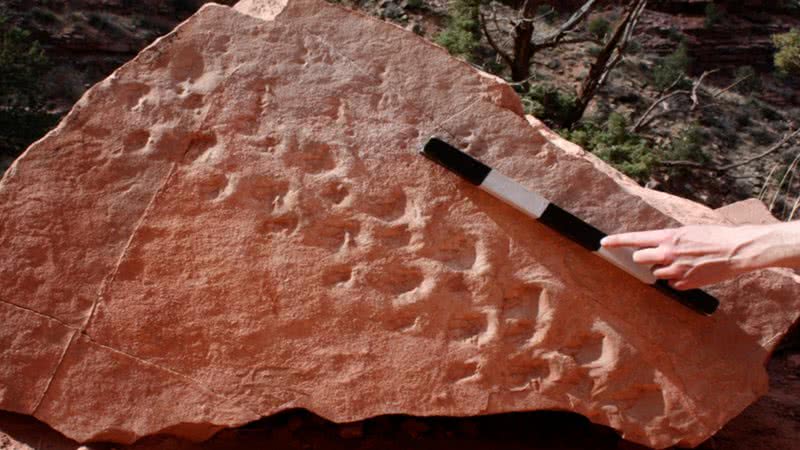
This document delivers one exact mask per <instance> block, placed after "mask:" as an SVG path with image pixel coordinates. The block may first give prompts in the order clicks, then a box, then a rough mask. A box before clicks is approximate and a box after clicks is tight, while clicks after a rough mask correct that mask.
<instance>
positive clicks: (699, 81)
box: [691, 69, 719, 111]
mask: <svg viewBox="0 0 800 450" xmlns="http://www.w3.org/2000/svg"><path fill="white" fill-rule="evenodd" d="M714 72H719V69H714V70H707V71H705V72H703V74H702V75H700V78H698V79H697V81H695V82H694V85H693V86H692V94H691V99H692V108H691V111H694V110H695V109H696V108H697V105H698V104H699V103H700V98H699V97H698V96H697V90H698V89H700V85H702V84H703V80H704V79H705V77H707V76H709V75H711V74H712V73H714Z"/></svg>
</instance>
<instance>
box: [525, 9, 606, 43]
mask: <svg viewBox="0 0 800 450" xmlns="http://www.w3.org/2000/svg"><path fill="white" fill-rule="evenodd" d="M596 2H597V0H588V1H587V2H586V3H584V4H583V6H581V7H580V9H579V10H577V11H575V13H574V14H572V16H570V18H569V19H567V21H566V22H564V23H562V24H561V26H560V27H558V30H556V31H554V32H552V33H550V34H548V35H545V36H544V37H542V38H541V39H539V40H538V41H537V42H536V43H535V45H541V44H544V43H546V42H558V41H560V40H561V38H562V37H563V36H564V34H566V33H567V32H568V31H572V29H573V28H575V27H576V26H577V25H578V24H579V23H580V22H581V20H583V18H584V17H586V15H587V14H589V11H590V10H591V9H592V7H593V6H594V4H595V3H596Z"/></svg>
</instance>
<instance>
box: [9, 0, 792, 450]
mask: <svg viewBox="0 0 800 450" xmlns="http://www.w3.org/2000/svg"><path fill="white" fill-rule="evenodd" d="M532 122H533V126H531V124H529V123H528V121H527V120H526V119H525V117H524V116H523V115H522V110H521V107H520V104H519V101H518V100H517V99H516V97H515V95H514V94H513V92H512V91H511V90H510V88H509V87H508V86H506V85H504V84H502V83H499V82H498V81H497V80H495V79H494V78H492V77H489V76H486V75H484V74H481V73H479V72H477V71H476V70H474V69H473V68H471V67H470V66H469V65H467V64H464V63H462V62H458V61H456V60H454V59H452V58H451V57H449V56H448V55H447V54H446V52H445V51H444V50H442V49H440V48H438V47H436V46H434V45H432V44H430V43H427V42H425V41H424V40H422V39H421V38H419V37H417V36H415V35H413V34H411V33H407V32H405V31H403V30H401V29H399V28H397V27H395V26H393V25H390V24H386V23H382V22H379V21H376V20H373V19H370V18H367V17H364V16H362V15H360V14H357V13H353V12H351V11H348V10H345V9H342V8H339V7H336V6H332V5H329V4H326V3H323V2H319V1H316V0H297V1H294V2H291V3H289V4H288V5H283V4H273V3H269V2H263V1H245V2H242V3H240V4H239V5H237V7H236V9H231V8H227V7H223V6H218V5H210V6H206V7H204V8H203V9H202V10H201V11H200V12H199V13H197V15H195V16H194V17H193V18H192V19H190V20H189V21H187V22H185V23H184V24H182V25H181V26H180V27H179V28H178V29H176V30H175V31H174V32H173V33H171V34H170V35H168V36H166V37H164V38H162V39H160V40H159V41H157V42H156V43H154V44H153V45H152V46H150V47H148V48H147V49H145V50H144V51H143V52H142V53H141V54H140V55H139V56H138V57H137V58H136V59H135V60H133V61H132V62H130V63H129V64H127V65H125V66H124V67H122V68H121V69H119V70H118V71H117V72H116V73H115V74H114V75H112V76H111V77H109V78H108V79H106V80H105V81H103V82H102V83H100V84H98V85H97V86H95V87H94V88H92V89H91V90H90V91H89V92H88V93H87V94H86V95H85V96H84V98H83V99H82V100H81V101H80V102H79V103H78V104H77V105H76V107H75V109H74V110H73V111H72V112H71V113H70V114H69V115H68V116H67V117H66V118H65V120H64V121H63V123H62V124H61V125H60V126H59V127H58V128H57V129H56V130H54V131H53V132H52V133H50V134H49V135H48V136H47V137H45V138H44V139H43V140H41V141H39V142H38V143H36V144H34V145H33V146H32V147H31V148H30V149H29V150H28V151H27V152H26V153H25V154H24V155H23V156H22V157H21V158H20V159H19V160H18V161H17V162H16V163H15V164H14V166H13V167H12V168H11V169H10V170H9V172H7V174H6V175H5V177H4V178H3V180H2V182H1V183H0V209H1V210H2V211H1V212H0V260H2V261H3V264H2V266H0V314H2V317H3V324H4V326H3V327H2V328H1V329H0V348H2V349H3V352H2V354H0V358H1V359H0V362H2V364H0V386H2V389H0V407H2V408H3V409H6V410H10V411H14V412H21V413H25V414H32V415H34V416H36V417H38V418H39V419H41V420H43V421H45V422H47V423H48V424H50V425H51V426H53V427H54V428H56V429H57V430H59V431H61V432H62V433H64V434H65V435H67V436H69V437H71V438H74V439H76V440H79V441H87V440H111V441H116V442H131V441H134V440H135V439H137V438H139V437H141V436H145V435H148V434H153V433H158V432H165V433H171V434H176V435H180V436H187V437H191V438H196V439H202V438H205V437H208V436H209V435H211V434H212V433H213V432H215V431H216V430H218V429H219V428H220V427H227V426H235V425H239V424H242V423H245V422H248V421H252V420H254V419H257V418H258V417H261V416H265V415H270V414H273V413H275V412H277V411H281V410H284V409H287V408H294V407H302V408H307V409H309V410H312V411H314V412H316V413H317V414H320V415H322V416H325V417H327V418H330V419H332V420H336V421H351V420H357V419H361V418H365V417H370V416H375V415H380V414H389V413H405V414H412V415H456V416H465V415H476V414H490V413H495V412H501V411H516V410H534V409H567V410H571V411H575V412H578V413H580V414H584V415H586V416H587V417H589V418H590V419H591V420H593V421H595V422H598V423H602V424H609V425H611V426H612V427H614V428H616V429H618V430H620V431H621V432H622V433H623V434H624V436H625V437H626V438H627V439H630V440H633V441H636V442H641V443H645V444H648V445H652V446H656V447H666V446H669V445H672V444H676V443H680V444H683V445H693V444H697V443H699V442H701V441H702V440H704V439H705V438H707V437H708V436H709V435H711V434H712V433H713V432H714V431H716V430H717V429H719V428H720V427H721V426H722V425H723V424H724V423H725V422H726V421H727V420H729V419H730V418H731V417H733V416H735V415H736V414H737V413H738V412H739V411H741V410H742V409H743V408H744V407H745V406H747V405H748V404H749V403H751V402H752V401H753V400H754V399H755V398H757V397H758V396H759V395H760V394H761V393H763V392H765V390H766V388H767V379H766V374H765V371H764V367H763V363H764V360H765V359H766V358H767V356H768V354H769V352H770V351H771V350H772V348H773V347H774V345H775V344H776V343H777V340H778V339H779V338H780V337H781V336H782V335H783V334H784V333H785V331H786V329H787V328H788V327H789V326H790V325H791V324H792V323H793V322H794V321H795V320H796V318H797V316H798V313H799V312H800V295H798V294H800V289H798V283H797V279H796V278H793V277H792V275H791V274H789V273H787V272H782V271H764V272H761V273H758V274H751V275H747V276H743V277H741V278H739V279H737V280H734V281H731V282H729V283H725V284H721V285H719V286H715V287H714V288H712V289H710V291H711V292H712V293H713V294H715V295H717V296H718V297H719V298H720V299H721V300H722V307H721V310H720V311H719V312H718V313H717V314H715V315H714V316H712V317H703V316H700V315H697V314H696V313H694V312H692V311H691V310H689V309H686V308H684V307H682V306H680V305H679V304H677V303H676V302H674V301H672V300H669V299H667V298H664V297H662V296H661V295H660V294H659V293H657V292H656V291H654V290H652V289H651V288H650V287H648V286H645V285H643V284H640V283H639V282H638V281H636V280H634V279H633V278H630V277H629V276H628V275H626V274H624V273H622V272H619V271H617V270H616V269H615V268H613V267H612V266H610V265H608V264H606V263H604V262H603V261H602V260H600V259H598V258H596V257H595V256H593V255H591V254H590V253H588V252H586V251H585V250H583V249H582V248H581V247H579V246H578V245H576V244H573V243H571V242H569V241H567V240H565V239H564V238H562V237H560V236H559V235H556V234H554V233H553V232H551V231H550V230H549V229H546V228H545V227H544V226H541V225H539V224H538V223H536V222H534V221H531V220H529V219H528V218H526V217H524V216H522V215H521V214H519V213H517V212H515V211H514V210H512V209H511V208H509V207H507V206H505V205H503V204H500V203H498V202H497V201H496V200H493V199H492V198H490V197H488V196H487V195H485V194H484V193H482V192H480V191H478V190H476V189H475V188H474V187H472V186H470V185H467V184H466V183H464V182H462V181H460V180H458V179H457V178H456V177H454V176H453V175H451V174H449V173H446V172H445V171H444V170H443V169H441V168H439V167H438V166H436V165H434V164H433V163H431V162H430V161H428V160H427V159H425V158H423V157H421V156H420V155H419V154H418V153H417V150H418V148H419V147H420V146H421V144H422V143H423V142H424V141H425V140H426V139H427V138H428V137H429V136H431V135H439V136H442V137H444V138H446V139H448V140H449V141H451V142H453V143H454V144H456V145H459V146H460V147H462V148H464V149H466V150H467V151H468V152H469V153H471V154H473V155H476V156H478V157H480V158H482V159H483V160H485V161H486V162H487V163H489V164H490V165H492V166H494V167H497V168H498V169H500V170H501V171H503V172H504V173H506V174H507V175H509V176H511V177H512V178H515V179H517V180H519V181H521V182H523V183H524V184H526V185H527V186H528V187H529V188H531V189H535V190H538V191H540V192H542V193H543V194H544V195H545V196H547V197H548V198H550V199H552V200H554V201H555V202H557V203H559V204H561V205H562V206H564V207H566V208H567V209H570V210H572V211H574V212H575V213H577V214H579V215H581V216H582V217H584V218H586V219H587V220H589V221H590V222H591V223H593V224H595V225H596V226H598V227H599V228H601V229H603V230H605V231H607V232H618V231H623V230H633V229H644V228H651V227H658V226H669V225H676V224H678V223H680V222H689V221H691V222H724V221H725V219H724V218H723V217H722V216H721V215H719V214H717V213H715V212H713V211H711V210H708V209H706V208H704V207H702V206H700V205H696V204H693V203H691V202H688V201H684V200H681V199H676V198H674V197H670V196H667V195H665V194H660V193H656V192H651V191H646V190H644V189H642V188H640V187H638V186H636V185H635V183H633V182H632V181H630V180H628V179H626V178H624V177H623V176H621V175H620V174H618V173H617V172H615V171H613V169H611V168H609V167H608V166H606V165H605V164H603V163H602V162H600V161H599V160H597V159H596V158H594V157H592V156H591V155H587V154H585V153H584V152H583V151H582V150H580V149H579V148H577V147H575V146H574V145H572V144H570V143H568V142H566V141H563V140H561V139H559V138H557V137H556V136H554V135H553V134H552V133H551V132H550V131H549V130H547V129H545V128H544V127H543V126H542V125H541V124H539V123H538V122H536V121H535V120H533V119H532Z"/></svg>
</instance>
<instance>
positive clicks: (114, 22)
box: [89, 11, 127, 37]
mask: <svg viewBox="0 0 800 450" xmlns="http://www.w3.org/2000/svg"><path fill="white" fill-rule="evenodd" d="M118 20H119V18H118V17H117V16H114V15H112V14H108V13H99V12H94V11H93V12H90V13H89V25H91V26H92V27H93V28H95V29H96V30H99V31H104V32H106V33H109V34H110V35H112V36H115V37H122V36H125V35H126V34H127V32H126V31H125V29H124V28H123V27H122V26H120V25H119V23H118Z"/></svg>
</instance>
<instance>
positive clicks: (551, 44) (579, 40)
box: [533, 36, 603, 51]
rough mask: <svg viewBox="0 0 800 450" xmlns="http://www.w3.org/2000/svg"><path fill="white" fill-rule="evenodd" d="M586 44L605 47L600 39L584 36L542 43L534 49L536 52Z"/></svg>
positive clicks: (534, 46) (535, 45)
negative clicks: (562, 46)
mask: <svg viewBox="0 0 800 450" xmlns="http://www.w3.org/2000/svg"><path fill="white" fill-rule="evenodd" d="M584 42H592V43H594V44H597V45H603V42H602V41H600V40H599V39H596V38H593V37H591V36H582V37H576V38H573V39H563V40H560V41H550V42H542V43H540V44H534V45H533V48H534V49H536V51H539V50H543V49H546V48H553V47H558V46H559V45H569V44H582V43H584Z"/></svg>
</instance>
